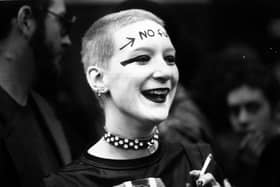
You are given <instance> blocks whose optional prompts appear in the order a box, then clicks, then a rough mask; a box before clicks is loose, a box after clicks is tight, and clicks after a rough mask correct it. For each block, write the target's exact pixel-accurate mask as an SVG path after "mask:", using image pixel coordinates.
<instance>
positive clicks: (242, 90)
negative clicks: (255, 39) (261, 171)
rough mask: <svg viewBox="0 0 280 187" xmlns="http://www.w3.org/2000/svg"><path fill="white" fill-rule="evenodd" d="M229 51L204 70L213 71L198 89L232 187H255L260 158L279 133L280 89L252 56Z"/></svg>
mask: <svg viewBox="0 0 280 187" xmlns="http://www.w3.org/2000/svg"><path fill="white" fill-rule="evenodd" d="M229 49H230V50H229ZM229 49H228V50H224V51H222V52H220V53H217V54H215V55H213V56H212V59H211V58H208V61H206V63H207V64H208V66H207V65H206V64H204V68H206V69H207V67H210V68H209V69H211V68H212V69H211V70H209V69H208V70H206V69H204V70H206V71H204V73H201V72H200V74H199V75H200V76H201V77H202V76H204V78H201V77H198V78H200V88H202V89H200V90H199V89H198V86H197V88H196V89H197V90H199V92H198V94H197V95H200V97H201V98H200V103H203V105H202V104H200V105H199V106H202V107H201V108H202V109H203V110H202V111H203V112H205V114H206V116H207V117H208V119H210V120H209V121H210V122H211V125H212V128H213V131H212V132H213V133H214V134H213V136H214V137H215V140H214V141H213V144H212V147H213V149H214V152H215V154H216V159H217V160H218V161H219V162H220V163H221V165H222V166H223V169H224V172H225V175H226V176H229V180H230V182H231V183H232V185H234V186H235V185H236V186H240V187H242V186H250V185H252V182H253V178H254V175H255V171H256V168H257V167H258V163H259V159H260V155H261V154H262V152H263V150H264V149H265V147H266V145H267V144H268V143H269V142H270V141H271V140H272V139H274V137H276V136H277V135H279V133H280V128H279V127H280V126H279V125H280V124H279V111H278V106H279V95H280V93H279V91H280V89H279V84H278V83H277V81H276V79H275V77H274V76H273V73H271V71H270V70H269V68H268V67H266V66H264V65H263V64H262V63H261V60H260V58H259V56H257V55H256V54H255V52H254V51H253V50H251V49H250V50H249V48H243V49H242V50H241V48H240V47H238V48H229ZM210 59H211V60H210ZM211 66H212V67H211ZM202 67H203V66H202ZM207 71H208V72H207ZM202 79H203V80H202ZM198 83H199V82H197V84H198ZM203 85H204V86H205V85H206V86H205V87H203ZM206 90H207V91H206ZM202 95H204V97H202ZM197 103H198V102H197ZM203 106H204V107H203Z"/></svg>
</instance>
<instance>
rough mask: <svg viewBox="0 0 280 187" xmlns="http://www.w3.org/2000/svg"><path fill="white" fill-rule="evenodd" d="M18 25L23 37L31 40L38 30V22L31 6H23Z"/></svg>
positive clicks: (19, 12) (18, 17) (19, 13)
mask: <svg viewBox="0 0 280 187" xmlns="http://www.w3.org/2000/svg"><path fill="white" fill-rule="evenodd" d="M17 24H18V28H19V30H20V32H21V33H22V34H23V36H24V37H25V38H26V39H27V40H30V39H31V37H32V36H33V34H34V32H35V30H36V22H35V19H34V17H33V13H32V10H31V7H30V6H27V5H25V6H22V7H21V8H20V9H19V11H18V15H17Z"/></svg>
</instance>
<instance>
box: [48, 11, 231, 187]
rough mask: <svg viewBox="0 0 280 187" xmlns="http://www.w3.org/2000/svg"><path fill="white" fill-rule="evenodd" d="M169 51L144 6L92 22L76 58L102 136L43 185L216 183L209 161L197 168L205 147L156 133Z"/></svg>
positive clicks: (168, 80)
mask: <svg viewBox="0 0 280 187" xmlns="http://www.w3.org/2000/svg"><path fill="white" fill-rule="evenodd" d="M175 53H176V51H175V48H174V46H173V44H172V42H171V40H170V38H169V36H168V34H167V32H166V30H165V28H164V23H163V21H162V20H161V19H160V18H159V17H157V16H156V15H154V14H153V13H151V12H149V11H145V10H141V9H128V10H123V11H120V12H114V13H111V14H108V15H105V16H104V17H102V18H100V19H98V20H97V21H96V22H94V24H93V25H92V26H91V27H90V28H89V29H88V30H87V32H86V34H85V35H84V37H83V42H82V61H83V64H84V69H85V73H86V76H87V80H88V83H89V85H90V87H91V88H92V90H93V91H94V93H95V94H96V96H97V97H98V98H99V101H100V104H101V106H102V108H103V111H104V116H105V124H104V129H105V134H104V136H102V138H101V139H100V140H99V141H98V142H97V143H96V144H94V145H90V147H88V148H87V149H86V150H85V152H84V153H83V155H82V156H81V158H80V159H78V160H76V161H74V162H73V163H72V164H70V165H68V166H66V167H65V168H64V169H62V170H61V171H59V172H57V173H54V174H52V175H50V176H49V177H47V178H46V179H45V184H46V186H48V187H51V186H60V187H62V186H67V187H71V186H76V187H77V186H83V187H86V186H96V187H107V186H108V187H109V186H110V187H112V186H129V185H130V186H182V187H183V186H184V187H185V186H191V185H195V183H197V184H199V185H200V186H213V187H214V186H215V187H219V186H221V185H220V184H221V183H223V176H222V174H221V173H219V171H218V169H217V165H216V164H215V161H214V160H212V161H211V163H210V165H209V167H208V169H207V170H206V171H205V173H204V172H201V170H200V169H201V168H202V164H203V162H204V160H205V158H206V157H207V155H208V153H209V152H210V150H209V149H208V148H209V147H208V146H206V145H201V144H195V145H192V146H185V147H184V146H183V145H181V144H170V143H168V142H165V141H163V140H162V139H160V138H159V135H158V133H159V132H158V128H157V126H158V125H159V124H160V123H161V122H162V121H163V120H165V119H166V118H167V116H168V113H169V109H170V106H171V104H172V101H173V98H174V96H175V92H176V87H177V84H178V79H179V73H178V69H177V66H176V61H175V56H176V55H175ZM226 186H230V184H228V183H226Z"/></svg>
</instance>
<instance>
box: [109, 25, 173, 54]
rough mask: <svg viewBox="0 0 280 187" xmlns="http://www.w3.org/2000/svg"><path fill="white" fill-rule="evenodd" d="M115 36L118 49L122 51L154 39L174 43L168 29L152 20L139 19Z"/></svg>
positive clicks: (168, 43)
mask: <svg viewBox="0 0 280 187" xmlns="http://www.w3.org/2000/svg"><path fill="white" fill-rule="evenodd" d="M113 36H114V41H115V45H116V46H117V50H120V51H125V50H128V49H134V48H136V47H141V46H143V45H147V43H150V44H151V43H153V42H154V41H156V42H165V43H166V44H167V45H172V44H171V41H170V39H169V36H168V35H167V33H166V30H165V29H164V28H163V27H162V26H161V25H159V24H158V23H156V22H154V21H150V20H143V21H139V22H136V23H132V24H130V25H127V26H125V27H123V28H120V29H119V30H117V31H116V32H115V33H114V34H113ZM162 44H163V43H162ZM172 47H173V46H172Z"/></svg>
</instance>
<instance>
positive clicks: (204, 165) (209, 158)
mask: <svg viewBox="0 0 280 187" xmlns="http://www.w3.org/2000/svg"><path fill="white" fill-rule="evenodd" d="M212 157H213V156H212V154H211V153H210V154H209V155H208V156H207V158H206V160H205V161H204V163H203V166H202V169H201V170H200V175H204V174H205V172H206V170H207V168H208V166H209V164H210V162H211V160H212Z"/></svg>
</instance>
